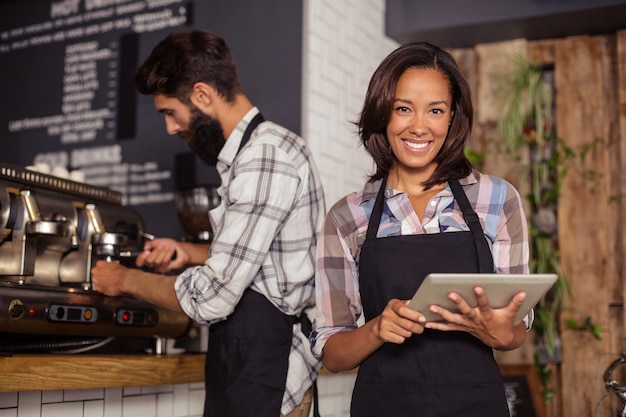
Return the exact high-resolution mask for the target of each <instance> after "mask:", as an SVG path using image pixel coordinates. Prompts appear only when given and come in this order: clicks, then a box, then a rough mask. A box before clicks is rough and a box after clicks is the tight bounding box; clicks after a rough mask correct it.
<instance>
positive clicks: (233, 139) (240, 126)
mask: <svg viewBox="0 0 626 417" xmlns="http://www.w3.org/2000/svg"><path fill="white" fill-rule="evenodd" d="M258 113H259V109H258V108H256V107H252V108H251V109H250V110H249V111H248V113H246V114H245V116H243V118H242V119H241V120H240V121H239V123H237V126H235V129H233V131H232V132H231V134H230V136H228V138H227V139H226V143H225V144H224V147H223V148H222V150H221V151H220V153H219V155H218V156H217V159H218V160H220V161H222V162H223V163H225V164H226V165H228V166H230V165H232V163H233V161H234V160H235V157H236V156H237V152H238V151H239V145H240V144H241V140H242V139H243V134H244V132H245V131H246V127H248V125H249V124H250V122H251V121H252V119H253V118H254V116H256V115H257V114H258Z"/></svg>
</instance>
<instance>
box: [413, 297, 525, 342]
mask: <svg viewBox="0 0 626 417" xmlns="http://www.w3.org/2000/svg"><path fill="white" fill-rule="evenodd" d="M474 294H475V296H476V302H477V304H476V307H471V306H470V305H469V304H468V303H467V301H465V300H464V299H463V297H461V296H460V295H459V294H458V293H455V292H451V293H450V294H449V295H448V298H449V299H450V300H451V301H452V302H453V303H454V304H456V306H457V309H458V310H459V312H458V313H452V312H450V311H448V310H446V309H445V308H442V307H439V306H431V308H430V311H432V312H433V313H436V314H438V315H439V316H441V318H442V319H443V320H444V321H441V322H428V323H426V326H425V327H426V328H428V329H435V330H443V331H451V330H457V331H465V332H468V333H470V334H472V335H473V336H475V337H477V338H478V339H480V340H481V341H482V342H483V343H485V344H486V345H488V346H490V347H492V348H494V349H497V350H510V349H515V348H517V347H519V346H521V344H522V343H523V342H524V339H525V338H526V329H525V328H524V323H522V322H520V323H518V324H517V325H514V324H513V322H514V320H515V315H516V314H517V312H518V310H519V309H520V307H521V306H522V302H523V301H524V298H525V297H526V293H524V292H519V293H517V294H515V296H514V297H513V299H512V300H511V302H510V303H509V304H508V305H506V306H505V307H502V308H492V307H491V306H490V305H489V300H488V298H487V294H486V293H485V290H484V289H483V288H482V287H476V288H474ZM520 330H521V331H520Z"/></svg>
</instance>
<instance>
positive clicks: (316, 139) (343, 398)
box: [0, 0, 397, 417]
mask: <svg viewBox="0 0 626 417" xmlns="http://www.w3.org/2000/svg"><path fill="white" fill-rule="evenodd" d="M384 19H385V0H340V1H337V0H304V22H305V27H304V48H303V59H304V66H303V67H304V68H305V74H304V75H303V94H302V96H303V101H304V103H303V119H302V120H303V131H302V135H303V137H304V138H305V139H306V140H307V142H308V144H309V146H310V148H311V150H312V152H313V156H314V158H315V161H316V163H317V166H318V168H319V170H320V173H321V175H322V182H323V184H324V188H325V192H326V202H327V206H328V207H330V206H331V205H332V204H333V203H334V202H335V201H337V200H338V199H339V198H341V197H343V196H344V195H345V194H347V193H349V192H352V191H356V190H358V189H360V188H361V187H362V186H363V183H364V181H365V179H366V175H367V174H369V173H370V172H371V169H372V163H371V159H370V158H369V156H368V155H367V154H366V153H365V151H363V149H362V148H360V147H359V142H358V139H357V135H356V129H355V127H354V125H353V124H352V122H354V121H356V119H357V117H358V114H359V111H360V109H361V106H362V104H363V98H364V97H365V91H366V89H367V84H368V82H369V78H370V76H371V74H372V72H373V71H374V69H375V68H376V66H377V65H378V64H379V62H380V61H381V60H382V58H383V57H384V56H385V55H387V54H388V53H389V52H391V50H393V49H394V48H395V47H396V46H397V43H395V41H392V40H391V39H389V38H387V37H385V35H384ZM354 378H355V374H354V373H345V374H337V375H321V376H320V379H319V383H318V392H319V396H320V412H321V414H322V416H323V417H344V416H348V415H349V409H350V396H351V393H352V387H353V385H354ZM203 401H204V388H203V384H181V385H165V386H156V387H134V388H133V387H131V388H123V389H122V388H109V389H96V390H65V391H43V392H42V391H32V392H19V393H17V392H13V393H0V417H143V416H145V417H194V416H198V417H199V416H201V415H202V409H203Z"/></svg>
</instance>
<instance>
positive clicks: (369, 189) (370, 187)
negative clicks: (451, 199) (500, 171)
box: [359, 170, 480, 205]
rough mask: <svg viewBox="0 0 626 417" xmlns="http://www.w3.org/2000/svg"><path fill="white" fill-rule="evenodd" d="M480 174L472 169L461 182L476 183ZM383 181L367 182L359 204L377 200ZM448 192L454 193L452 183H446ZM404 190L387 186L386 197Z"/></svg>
mask: <svg viewBox="0 0 626 417" xmlns="http://www.w3.org/2000/svg"><path fill="white" fill-rule="evenodd" d="M478 175H480V174H479V173H478V172H477V171H475V170H472V172H470V174H469V175H468V176H467V177H465V178H460V179H459V183H460V184H461V185H470V184H475V183H477V182H478V178H477V176H478ZM381 182H382V179H380V180H376V181H374V182H368V183H366V184H365V186H364V187H363V194H362V196H361V201H360V202H359V205H361V204H363V203H364V202H366V201H368V200H375V199H376V196H377V195H378V190H379V189H380V184H381ZM445 191H446V193H448V194H449V195H452V190H451V189H450V185H449V184H446V188H445ZM402 193H403V192H401V191H398V190H394V189H393V188H390V187H389V186H387V188H386V190H385V197H386V198H392V197H394V196H396V195H398V194H402Z"/></svg>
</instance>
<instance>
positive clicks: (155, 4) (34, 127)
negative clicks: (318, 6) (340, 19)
mask: <svg viewBox="0 0 626 417" xmlns="http://www.w3.org/2000/svg"><path fill="white" fill-rule="evenodd" d="M189 28H201V29H206V30H209V31H212V32H214V33H217V34H219V35H220V36H222V37H224V38H225V39H226V41H227V42H228V43H229V45H230V47H231V50H232V52H233V54H234V56H235V59H236V61H237V64H238V67H239V75H240V78H241V81H242V84H243V87H244V90H245V91H246V94H247V95H248V97H249V98H250V99H251V100H252V102H253V103H254V104H255V105H257V106H258V107H259V108H260V109H261V110H262V112H263V114H264V115H265V116H266V118H268V119H270V120H273V121H276V122H278V123H280V124H282V125H284V126H285V127H287V128H289V129H291V130H293V131H295V132H296V133H300V113H301V74H302V62H301V61H302V58H301V56H302V2H301V1H294V0H264V1H262V2H261V1H258V2H250V1H246V0H229V1H207V0H195V1H194V0H54V1H51V0H28V1H24V0H4V1H2V2H0V92H1V93H2V97H1V102H0V143H1V144H2V149H1V151H0V152H1V153H0V162H6V163H10V164H13V165H19V166H30V165H34V164H36V163H45V164H47V165H49V166H52V167H62V168H65V169H66V170H67V171H69V172H72V171H78V172H81V173H82V174H84V177H85V182H87V183H90V184H93V185H99V186H104V187H110V188H112V189H115V190H117V191H120V192H122V193H123V196H124V198H123V200H124V204H127V205H130V206H133V207H135V208H136V209H137V210H138V211H139V212H140V213H141V215H142V216H143V218H144V220H145V223H146V230H147V231H148V232H150V233H152V234H155V235H157V236H170V237H174V238H181V237H184V232H183V230H182V227H181V226H180V224H179V222H178V219H177V216H176V209H175V205H174V194H175V191H176V190H177V189H178V188H180V187H186V186H190V185H195V184H205V185H216V184H217V183H218V182H219V178H218V176H217V173H216V172H215V170H214V168H212V167H207V166H205V165H203V164H202V163H201V162H200V161H199V160H198V159H197V158H195V157H193V156H191V157H189V155H187V154H189V149H188V147H187V144H186V143H185V142H184V141H183V140H181V139H180V138H178V137H171V136H168V135H167V133H166V131H165V123H164V121H163V118H162V116H161V115H160V114H158V113H157V112H156V110H155V109H154V105H153V102H152V98H151V97H146V96H142V95H139V94H138V93H137V92H136V91H135V87H134V84H133V73H134V70H135V68H136V67H137V65H138V64H139V63H140V62H142V61H143V59H145V58H146V57H147V56H148V55H149V53H150V51H151V50H152V48H153V47H154V46H155V45H156V44H157V43H158V42H159V41H160V40H161V39H162V38H164V37H165V36H166V35H167V34H168V33H170V32H172V31H175V30H179V29H189ZM190 158H191V159H190ZM176 161H186V163H185V164H183V165H182V166H177V162H176ZM190 162H191V163H190ZM179 164H180V162H179ZM194 183H195V184H194Z"/></svg>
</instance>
